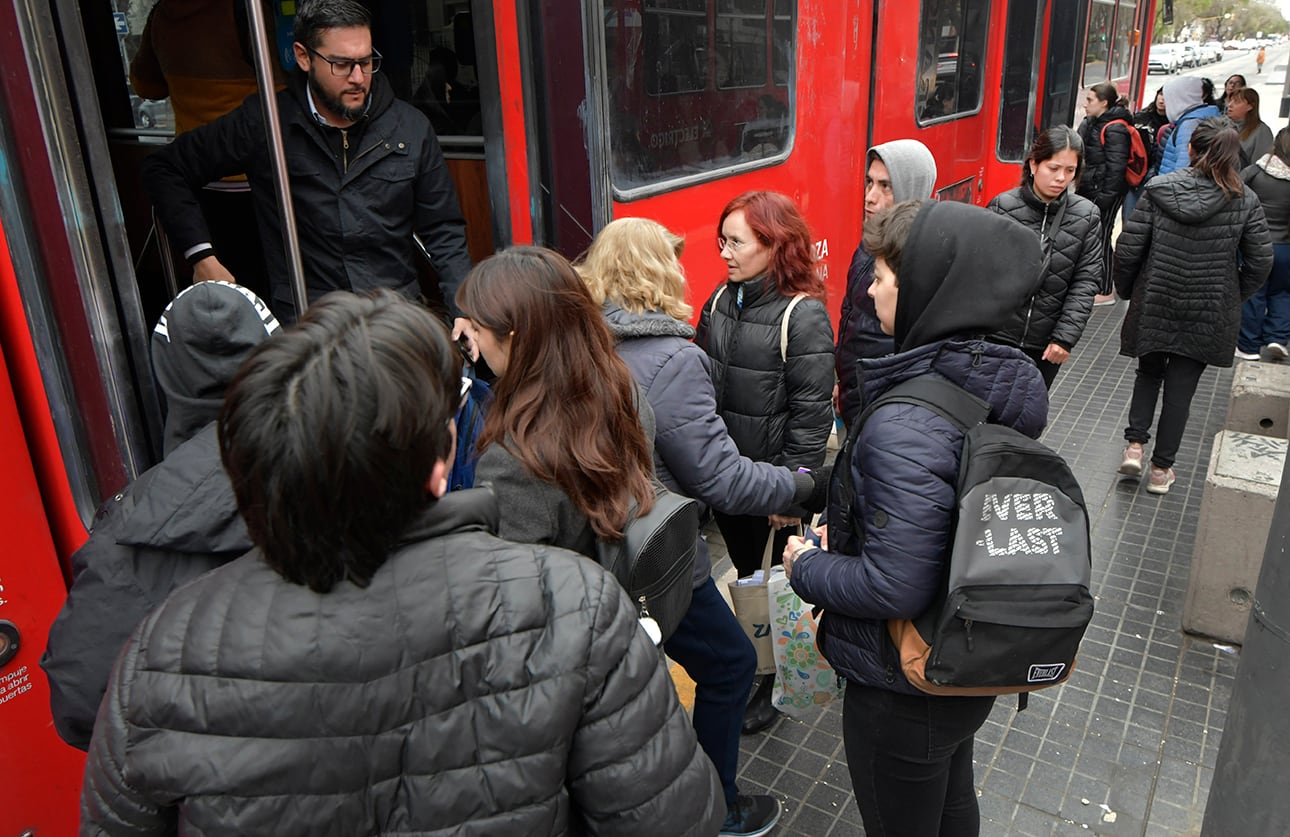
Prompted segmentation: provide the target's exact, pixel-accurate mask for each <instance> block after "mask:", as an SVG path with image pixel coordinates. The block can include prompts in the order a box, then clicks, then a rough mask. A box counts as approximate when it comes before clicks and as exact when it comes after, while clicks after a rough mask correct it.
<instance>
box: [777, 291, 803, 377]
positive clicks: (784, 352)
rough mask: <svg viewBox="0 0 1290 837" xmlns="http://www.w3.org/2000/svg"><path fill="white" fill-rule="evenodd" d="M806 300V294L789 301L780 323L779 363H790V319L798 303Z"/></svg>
mask: <svg viewBox="0 0 1290 837" xmlns="http://www.w3.org/2000/svg"><path fill="white" fill-rule="evenodd" d="M804 299H806V294H798V295H796V296H794V297H793V298H792V299H791V300H789V301H788V307H787V308H785V309H784V317H783V319H781V320H780V321H779V361H780V363H788V318H789V316H790V315H792V313H793V309H794V308H796V307H797V303H799V302H801V301H802V300H804Z"/></svg>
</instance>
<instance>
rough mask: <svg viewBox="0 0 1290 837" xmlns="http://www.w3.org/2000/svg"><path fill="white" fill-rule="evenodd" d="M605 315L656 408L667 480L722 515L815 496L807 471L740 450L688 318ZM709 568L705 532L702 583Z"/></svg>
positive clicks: (777, 507)
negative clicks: (721, 413)
mask: <svg viewBox="0 0 1290 837" xmlns="http://www.w3.org/2000/svg"><path fill="white" fill-rule="evenodd" d="M605 320H606V321H607V322H608V324H609V331H610V332H611V333H613V335H614V339H615V340H617V341H618V356H619V357H621V358H622V359H623V362H624V363H626V364H627V368H629V369H631V370H632V375H633V376H634V377H635V378H636V383H637V385H639V386H640V388H641V389H642V390H643V391H644V392H645V399H646V400H647V401H648V402H649V405H650V407H652V408H653V410H654V422H655V433H654V471H655V473H656V474H657V475H658V478H659V479H660V480H661V481H662V482H663V484H664V485H666V486H667V487H668V488H669V489H671V490H672V491H675V492H677V493H678V494H684V495H685V496H686V497H693V498H694V499H696V500H698V501H699V502H701V503H703V504H704V505H706V506H708V507H709V508H712V509H715V510H716V511H719V512H722V513H723V514H754V515H761V514H777V513H780V512H783V511H786V510H787V509H788V508H789V507H790V506H792V505H794V504H796V503H801V502H803V501H805V500H806V498H807V497H809V496H810V493H811V488H812V486H813V483H812V481H811V478H810V477H809V476H806V475H804V474H794V473H793V472H792V471H790V470H789V469H788V468H783V467H780V466H777V465H772V464H770V463H769V462H755V461H753V460H751V459H749V458H748V457H746V456H742V455H740V453H739V449H738V448H737V447H735V443H734V440H732V439H731V438H730V434H729V433H728V432H727V431H726V423H725V422H724V421H722V420H721V417H720V416H718V415H717V399H716V394H715V393H714V392H713V390H712V378H711V371H710V367H711V363H710V361H709V360H708V356H707V355H706V354H704V352H703V350H702V349H700V348H699V347H698V346H696V345H694V343H692V342H691V341H690V338H691V337H693V336H694V329H693V328H692V327H691V326H690V325H689V323H684V322H681V321H680V320H677V319H674V318H672V317H669V316H668V315H667V314H663V313H661V312H657V311H650V312H646V313H644V314H633V313H631V312H629V311H624V310H623V309H621V308H618V307H617V306H615V305H612V304H606V306H605ZM710 569H711V561H710V559H709V557H708V546H707V542H706V541H704V540H703V539H702V538H699V548H698V552H697V555H696V557H695V567H694V583H695V586H696V587H698V586H699V585H700V584H702V583H704V582H705V581H707V580H708V575H709V573H710Z"/></svg>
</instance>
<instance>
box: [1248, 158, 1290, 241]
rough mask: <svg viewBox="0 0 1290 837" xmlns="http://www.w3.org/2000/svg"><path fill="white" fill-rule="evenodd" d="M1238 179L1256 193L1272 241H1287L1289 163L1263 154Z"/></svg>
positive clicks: (1289, 223) (1289, 227) (1289, 238)
mask: <svg viewBox="0 0 1290 837" xmlns="http://www.w3.org/2000/svg"><path fill="white" fill-rule="evenodd" d="M1241 179H1242V180H1244V181H1245V182H1246V184H1248V185H1249V187H1250V189H1252V190H1253V191H1254V194H1256V195H1258V196H1259V203H1261V204H1262V205H1263V214H1264V215H1265V216H1266V217H1267V219H1268V234H1269V235H1270V236H1271V237H1272V243H1273V244H1290V165H1286V163H1285V162H1284V161H1282V159H1281V158H1280V157H1278V156H1277V155H1275V154H1267V155H1265V156H1263V157H1262V158H1260V159H1259V160H1258V161H1256V162H1255V163H1254V165H1252V166H1249V167H1248V168H1246V169H1245V171H1243V172H1241Z"/></svg>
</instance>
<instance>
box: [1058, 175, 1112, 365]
mask: <svg viewBox="0 0 1290 837" xmlns="http://www.w3.org/2000/svg"><path fill="white" fill-rule="evenodd" d="M1067 200H1070V197H1069V196H1068V197H1067ZM1079 246H1080V253H1079V258H1078V259H1077V260H1076V261H1075V273H1074V275H1073V276H1072V277H1071V283H1070V287H1069V288H1068V289H1067V291H1066V299H1065V300H1064V301H1063V302H1062V311H1061V314H1060V315H1059V316H1058V318H1057V324H1056V325H1055V326H1054V327H1053V333H1052V335H1051V336H1050V338H1049V340H1050V341H1051V342H1053V343H1056V344H1057V345H1059V346H1061V347H1062V348H1063V349H1066V350H1067V351H1070V350H1071V349H1073V348H1075V344H1076V343H1078V342H1079V338H1080V335H1082V334H1083V333H1084V326H1085V325H1087V324H1088V318H1089V315H1090V314H1091V313H1093V297H1094V296H1095V295H1096V294H1097V291H1098V288H1100V287H1101V286H1102V271H1103V270H1104V269H1105V267H1104V265H1103V263H1102V219H1101V217H1100V213H1097V212H1090V213H1089V225H1088V227H1087V228H1086V229H1085V230H1084V238H1083V240H1082V241H1080V245H1079Z"/></svg>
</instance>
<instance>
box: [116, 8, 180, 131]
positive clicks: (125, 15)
mask: <svg viewBox="0 0 1290 837" xmlns="http://www.w3.org/2000/svg"><path fill="white" fill-rule="evenodd" d="M154 5H155V4H152V3H139V2H135V0H112V12H113V17H114V19H115V20H116V23H117V34H118V36H119V37H120V41H121V60H122V61H123V62H124V64H125V66H124V69H125V73H126V78H125V79H124V80H125V83H126V88H127V89H128V90H129V93H130V113H131V115H132V116H133V117H134V127H135V128H138V129H140V130H143V131H157V132H164V133H173V131H174V127H175V114H174V112H173V111H172V110H171V109H170V99H169V97H168V96H167V95H165V93H164V92H160V91H153V90H150V89H147V88H145V89H143V90H140V91H136V90H135V89H134V87H133V86H131V85H130V82H129V73H130V63H131V62H132V61H134V59H135V57H136V56H137V55H138V54H139V53H140V52H141V51H142V52H143V53H144V62H145V63H146V62H147V60H148V57H149V56H151V55H152V48H151V45H150V44H147V43H146V42H145V37H149V36H150V34H151V33H148V32H146V27H147V24H148V18H149V17H150V16H151V14H152V8H153V6H154ZM122 30H124V32H123V31H122ZM155 62H156V59H155V58H153V59H152V63H154V64H155ZM157 73H158V74H159V73H160V70H158V71H157ZM163 87H164V85H163Z"/></svg>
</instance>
